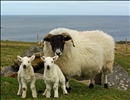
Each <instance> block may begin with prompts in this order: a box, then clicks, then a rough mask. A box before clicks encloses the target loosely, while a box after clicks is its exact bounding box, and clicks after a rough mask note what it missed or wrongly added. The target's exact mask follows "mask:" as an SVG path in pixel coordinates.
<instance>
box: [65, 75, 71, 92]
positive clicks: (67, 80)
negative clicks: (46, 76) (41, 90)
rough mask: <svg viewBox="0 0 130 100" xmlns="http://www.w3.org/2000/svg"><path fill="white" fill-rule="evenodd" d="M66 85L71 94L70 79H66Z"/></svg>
mask: <svg viewBox="0 0 130 100" xmlns="http://www.w3.org/2000/svg"><path fill="white" fill-rule="evenodd" d="M65 85H66V90H67V92H68V93H69V92H70V91H71V88H70V84H69V79H68V78H67V77H65Z"/></svg>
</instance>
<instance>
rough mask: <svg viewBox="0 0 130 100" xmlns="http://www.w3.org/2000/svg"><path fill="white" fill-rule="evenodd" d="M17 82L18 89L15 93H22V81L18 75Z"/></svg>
mask: <svg viewBox="0 0 130 100" xmlns="http://www.w3.org/2000/svg"><path fill="white" fill-rule="evenodd" d="M18 83H19V89H18V92H17V95H22V83H21V80H20V77H19V76H18Z"/></svg>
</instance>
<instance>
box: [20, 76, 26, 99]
mask: <svg viewBox="0 0 130 100" xmlns="http://www.w3.org/2000/svg"><path fill="white" fill-rule="evenodd" d="M21 82H22V91H23V92H22V98H26V91H27V85H26V82H25V80H24V79H23V78H22V79H21Z"/></svg>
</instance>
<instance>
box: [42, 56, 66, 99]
mask: <svg viewBox="0 0 130 100" xmlns="http://www.w3.org/2000/svg"><path fill="white" fill-rule="evenodd" d="M57 58H58V56H54V57H53V58H52V57H44V56H43V57H41V59H42V60H43V61H44V74H43V79H44V82H45V84H46V90H45V92H44V93H43V95H45V96H46V97H47V98H50V96H51V87H52V86H53V89H54V97H59V94H58V87H59V83H60V86H61V88H62V90H63V94H67V90H66V87H65V77H64V75H63V73H62V71H61V70H60V68H59V66H57V65H56V64H54V61H56V60H57ZM48 67H49V69H48Z"/></svg>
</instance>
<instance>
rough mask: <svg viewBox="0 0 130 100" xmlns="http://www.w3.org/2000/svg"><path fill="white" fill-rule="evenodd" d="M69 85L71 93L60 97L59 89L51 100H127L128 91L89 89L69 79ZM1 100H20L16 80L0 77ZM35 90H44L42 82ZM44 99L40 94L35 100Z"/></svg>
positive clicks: (29, 93)
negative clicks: (57, 94)
mask: <svg viewBox="0 0 130 100" xmlns="http://www.w3.org/2000/svg"><path fill="white" fill-rule="evenodd" d="M70 85H71V88H72V91H71V92H70V93H69V94H68V95H62V91H61V89H59V98H58V99H57V98H54V97H53V96H54V95H53V92H52V96H51V98H50V99H51V100H129V98H130V90H127V91H120V90H117V89H113V88H109V89H104V88H103V86H98V85H96V86H95V87H94V89H89V88H88V86H87V85H85V84H83V83H80V82H78V81H76V80H74V79H71V81H70ZM1 88H2V89H1V100H9V99H10V100H22V99H21V97H20V96H17V91H18V82H17V79H16V78H5V77H1ZM36 89H37V91H39V90H43V91H44V90H45V85H44V82H43V80H37V81H36ZM31 99H33V98H32V95H31V90H30V87H29V85H28V90H27V99H26V100H31ZM41 99H45V100H48V99H46V98H45V97H42V93H38V98H37V100H41Z"/></svg>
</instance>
